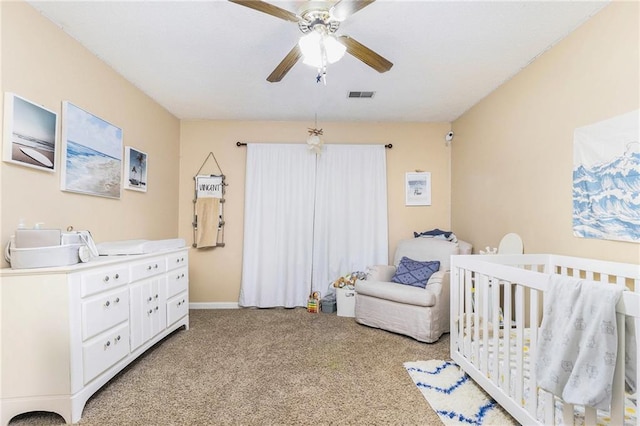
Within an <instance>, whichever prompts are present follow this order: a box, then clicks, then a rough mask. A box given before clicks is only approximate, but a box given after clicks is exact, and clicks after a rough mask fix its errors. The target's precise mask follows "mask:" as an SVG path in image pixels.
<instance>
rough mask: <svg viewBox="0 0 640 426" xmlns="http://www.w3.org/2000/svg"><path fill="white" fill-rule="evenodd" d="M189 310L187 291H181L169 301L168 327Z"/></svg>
mask: <svg viewBox="0 0 640 426" xmlns="http://www.w3.org/2000/svg"><path fill="white" fill-rule="evenodd" d="M188 312H189V298H188V297H187V292H186V291H185V292H184V293H181V294H179V295H177V296H176V297H174V298H172V299H169V300H168V301H167V327H169V326H170V325H172V324H173V323H174V322H176V321H178V320H179V319H180V318H182V317H183V316H185V315H187V313H188Z"/></svg>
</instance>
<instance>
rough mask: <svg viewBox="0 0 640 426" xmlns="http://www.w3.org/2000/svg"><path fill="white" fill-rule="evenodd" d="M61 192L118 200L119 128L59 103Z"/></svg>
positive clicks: (79, 109) (120, 143)
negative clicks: (60, 114) (61, 125)
mask: <svg viewBox="0 0 640 426" xmlns="http://www.w3.org/2000/svg"><path fill="white" fill-rule="evenodd" d="M62 115H63V119H64V120H63V127H62V143H63V149H62V153H63V157H62V167H61V168H62V183H61V186H62V190H63V191H70V192H78V193H81V194H88V195H96V196H100V197H108V198H120V190H121V183H120V182H121V181H122V129H120V128H119V127H116V126H114V125H113V124H111V123H109V122H107V121H105V120H103V119H101V118H99V117H96V116H95V115H93V114H91V113H90V112H87V111H85V110H83V109H82V108H79V107H77V106H75V105H74V104H72V103H71V102H67V101H65V102H63V103H62Z"/></svg>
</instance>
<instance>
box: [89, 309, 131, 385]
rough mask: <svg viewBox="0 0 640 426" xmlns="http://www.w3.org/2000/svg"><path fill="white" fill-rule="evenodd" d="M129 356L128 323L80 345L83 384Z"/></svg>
mask: <svg viewBox="0 0 640 426" xmlns="http://www.w3.org/2000/svg"><path fill="white" fill-rule="evenodd" d="M128 354H129V323H128V322H126V323H124V324H122V325H119V326H118V327H116V328H114V329H112V330H109V331H108V332H106V333H104V334H101V335H100V336H98V337H96V338H95V339H91V340H90V341H88V342H86V343H85V344H83V345H82V364H83V367H84V368H83V372H84V374H83V379H84V384H87V383H89V382H90V381H91V380H93V379H94V378H96V377H97V376H98V375H99V374H100V373H102V372H104V371H105V370H107V369H108V368H109V367H111V366H112V365H113V364H115V363H116V362H118V361H120V360H121V359H123V358H124V357H126V356H127V355H128Z"/></svg>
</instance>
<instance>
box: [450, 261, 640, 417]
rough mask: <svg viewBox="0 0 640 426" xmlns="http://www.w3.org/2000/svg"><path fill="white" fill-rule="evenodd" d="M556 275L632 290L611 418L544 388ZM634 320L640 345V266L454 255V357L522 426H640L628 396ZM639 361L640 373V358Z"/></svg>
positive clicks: (623, 304) (623, 308) (625, 303)
mask: <svg viewBox="0 0 640 426" xmlns="http://www.w3.org/2000/svg"><path fill="white" fill-rule="evenodd" d="M550 274H561V275H567V276H573V277H579V278H584V279H588V280H592V281H599V282H604V283H610V284H618V285H625V286H626V287H627V289H628V290H630V291H625V292H623V296H622V298H621V299H620V302H619V303H618V304H617V306H616V312H617V321H616V322H617V326H618V356H617V360H616V369H615V373H614V381H613V384H612V404H611V411H610V412H601V411H600V410H596V409H594V408H592V407H586V406H576V405H572V404H568V403H565V402H563V401H562V400H561V399H560V398H558V397H556V396H553V395H551V394H549V393H548V392H545V391H543V390H541V389H538V388H537V386H536V377H535V371H536V370H535V366H534V365H533V363H534V362H535V359H536V349H537V347H538V339H539V337H538V329H539V326H540V323H541V320H542V306H543V301H544V296H545V291H546V290H547V288H548V284H549V278H550ZM629 316H630V317H631V318H633V319H634V320H635V328H636V330H637V335H636V337H635V339H636V342H638V340H640V338H639V337H638V334H640V265H632V264H622V263H614V262H605V261H599V260H592V259H582V258H574V257H567V256H557V255H542V254H540V255H485V256H479V255H474V256H471V255H466V256H452V261H451V358H452V359H453V360H454V361H455V362H456V363H457V364H458V365H459V366H460V367H461V368H462V369H463V370H465V371H466V372H467V374H469V376H471V378H472V379H473V380H474V381H475V382H477V383H478V384H479V385H480V386H481V387H482V388H483V389H484V390H485V391H486V392H487V393H489V394H490V395H491V396H492V397H493V398H494V399H495V400H496V401H497V402H498V403H499V404H500V405H501V406H503V407H504V408H505V410H507V411H508V412H509V413H510V414H511V415H512V416H513V417H514V418H515V419H516V420H517V421H518V422H520V423H521V424H524V425H530V424H545V425H555V424H565V425H574V424H584V425H597V424H602V423H609V424H611V425H634V426H640V416H639V415H638V414H637V399H636V398H635V397H636V396H637V393H636V395H631V396H630V395H628V394H625V373H624V372H625V356H624V355H625V339H624V335H625V319H626V318H627V317H629ZM636 347H640V345H636ZM485 348H486V349H487V350H485ZM636 358H637V360H636V361H635V364H636V371H640V357H636ZM636 382H637V379H636Z"/></svg>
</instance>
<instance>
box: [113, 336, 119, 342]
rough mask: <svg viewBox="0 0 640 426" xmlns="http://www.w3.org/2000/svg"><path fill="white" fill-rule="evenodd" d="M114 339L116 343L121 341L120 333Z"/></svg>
mask: <svg viewBox="0 0 640 426" xmlns="http://www.w3.org/2000/svg"><path fill="white" fill-rule="evenodd" d="M113 341H114V342H115V343H117V342H119V341H120V335H119V334H118V337H116V338H115V339H113Z"/></svg>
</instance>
